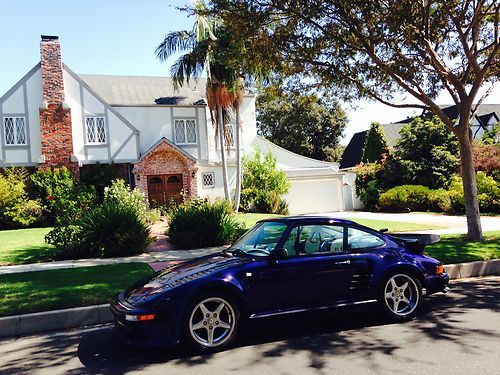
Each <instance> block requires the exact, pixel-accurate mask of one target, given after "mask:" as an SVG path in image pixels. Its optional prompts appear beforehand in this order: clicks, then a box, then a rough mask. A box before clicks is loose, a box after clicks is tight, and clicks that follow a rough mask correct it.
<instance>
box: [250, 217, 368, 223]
mask: <svg viewBox="0 0 500 375" xmlns="http://www.w3.org/2000/svg"><path fill="white" fill-rule="evenodd" d="M269 221H274V222H280V223H287V224H288V223H299V222H300V223H315V222H318V221H331V222H332V223H337V224H354V225H359V224H358V223H355V222H354V221H351V220H347V219H339V218H336V217H333V216H326V215H321V216H319V215H313V216H302V215H296V216H283V217H273V218H269V219H263V220H259V221H258V222H259V223H260V222H269Z"/></svg>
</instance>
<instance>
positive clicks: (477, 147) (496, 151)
mask: <svg viewBox="0 0 500 375" xmlns="http://www.w3.org/2000/svg"><path fill="white" fill-rule="evenodd" d="M473 151H474V169H475V170H476V171H483V172H485V173H486V174H487V175H489V176H492V177H493V178H494V179H495V180H496V181H500V179H499V178H498V176H499V172H500V144H490V145H487V144H481V143H476V144H474V149H473Z"/></svg>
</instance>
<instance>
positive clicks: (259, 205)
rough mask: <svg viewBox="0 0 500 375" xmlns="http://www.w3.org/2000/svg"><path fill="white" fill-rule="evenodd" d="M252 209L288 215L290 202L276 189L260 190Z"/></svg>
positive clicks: (253, 210)
mask: <svg viewBox="0 0 500 375" xmlns="http://www.w3.org/2000/svg"><path fill="white" fill-rule="evenodd" d="M250 211H251V212H266V213H273V214H278V215H288V203H287V202H286V201H284V200H283V199H281V197H280V196H279V194H278V193H276V192H275V191H270V192H267V193H266V192H258V193H257V195H256V197H255V198H254V200H253V202H252V205H251V206H250Z"/></svg>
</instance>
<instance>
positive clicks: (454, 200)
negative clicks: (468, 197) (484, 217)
mask: <svg viewBox="0 0 500 375" xmlns="http://www.w3.org/2000/svg"><path fill="white" fill-rule="evenodd" d="M476 183H477V194H478V201H479V209H480V210H481V211H482V212H494V213H499V212H500V186H499V183H498V182H496V181H495V179H494V178H493V177H491V176H487V175H486V173H484V172H481V171H480V172H477V173H476ZM448 193H449V195H450V199H451V205H452V211H453V212H456V213H463V212H464V211H465V199H464V191H463V185H462V178H461V177H460V176H458V175H456V176H454V177H453V179H452V182H451V185H450V189H449V191H448Z"/></svg>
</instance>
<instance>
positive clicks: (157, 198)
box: [148, 174, 183, 206]
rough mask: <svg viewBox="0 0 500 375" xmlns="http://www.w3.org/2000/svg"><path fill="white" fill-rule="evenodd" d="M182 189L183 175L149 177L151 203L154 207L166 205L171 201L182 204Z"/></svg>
mask: <svg viewBox="0 0 500 375" xmlns="http://www.w3.org/2000/svg"><path fill="white" fill-rule="evenodd" d="M182 188H183V186H182V174H166V175H156V176H148V197H149V203H150V204H152V205H153V206H154V205H165V204H167V203H169V202H170V201H171V199H173V200H174V201H175V202H176V203H180V202H181V201H182V195H181V193H182Z"/></svg>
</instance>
